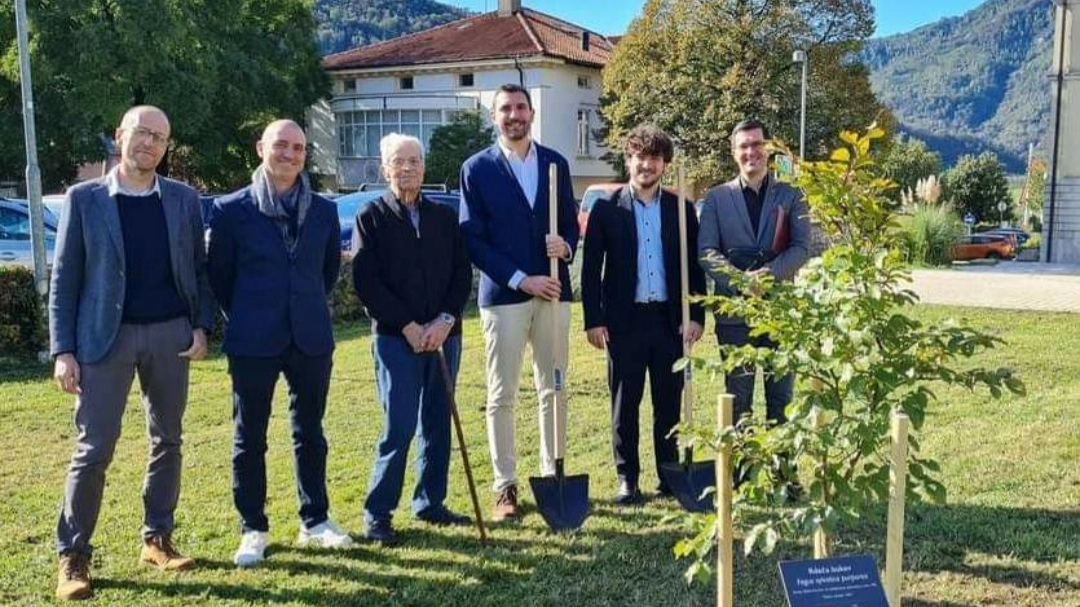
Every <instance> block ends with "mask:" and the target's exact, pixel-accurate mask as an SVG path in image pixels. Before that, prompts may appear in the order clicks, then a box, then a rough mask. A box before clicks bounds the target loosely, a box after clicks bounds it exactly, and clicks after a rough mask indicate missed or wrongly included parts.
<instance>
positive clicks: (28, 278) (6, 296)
mask: <svg viewBox="0 0 1080 607" xmlns="http://www.w3.org/2000/svg"><path fill="white" fill-rule="evenodd" d="M47 336H48V329H47V328H46V326H45V317H44V315H43V313H42V306H41V300H40V299H39V298H38V295H37V291H35V290H34V273H33V272H31V271H30V269H29V268H24V267H21V266H0V356H5V357H7V356H19V357H23V356H35V355H36V354H37V353H38V352H39V351H41V350H45V349H46V348H47V347H48V345H47V343H46V339H47Z"/></svg>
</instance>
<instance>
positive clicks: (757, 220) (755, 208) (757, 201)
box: [740, 174, 769, 237]
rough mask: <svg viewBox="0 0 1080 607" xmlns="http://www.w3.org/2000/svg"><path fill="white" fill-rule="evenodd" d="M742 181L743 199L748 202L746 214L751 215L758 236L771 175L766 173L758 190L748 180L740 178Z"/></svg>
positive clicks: (751, 222)
mask: <svg viewBox="0 0 1080 607" xmlns="http://www.w3.org/2000/svg"><path fill="white" fill-rule="evenodd" d="M740 183H742V195H743V200H744V201H745V202H746V214H747V215H749V216H750V226H751V227H752V228H753V229H754V236H755V237H756V236H757V233H758V225H760V224H761V209H762V207H763V206H765V194H766V192H768V190H769V176H768V175H767V174H766V175H765V178H764V179H762V180H761V187H760V188H758V191H756V192H755V191H754V188H752V187H750V185H749V184H747V183H746V182H743V181H742V180H740Z"/></svg>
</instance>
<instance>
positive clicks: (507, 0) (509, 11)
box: [499, 0, 521, 17]
mask: <svg viewBox="0 0 1080 607" xmlns="http://www.w3.org/2000/svg"><path fill="white" fill-rule="evenodd" d="M520 12H521V0H499V16H500V17H510V16H512V15H514V14H516V13H520Z"/></svg>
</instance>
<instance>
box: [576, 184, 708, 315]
mask: <svg viewBox="0 0 1080 607" xmlns="http://www.w3.org/2000/svg"><path fill="white" fill-rule="evenodd" d="M683 204H685V205H686V259H687V262H688V263H689V267H688V268H687V270H688V272H687V277H688V279H689V283H690V284H689V288H688V289H687V291H688V293H689V294H690V295H704V294H705V272H704V271H702V269H701V266H700V265H698V263H697V236H698V221H697V215H696V214H695V213H694V207H693V205H692V204H690V202H689V201H685V202H684V203H683ZM633 205H634V194H633V191H632V190H631V189H630V186H623V187H622V188H620V189H619V190H618V191H617V192H615V193H614V194H613V195H611V196H610V197H608V198H604V199H601V200H598V201H596V204H595V205H593V208H592V210H591V211H589V225H588V228H587V229H586V232H585V244H584V245H582V248H583V249H584V253H583V255H584V258H583V259H582V265H581V302H582V307H583V308H584V311H585V329H586V330H588V329H592V328H594V327H607V329H608V332H609V333H611V334H613V335H616V334H620V333H629V332H632V331H634V330H635V329H636V328H637V327H635V326H634V324H633V322H634V314H633V312H634V295H635V292H636V291H637V283H638V265H637V260H638V235H637V222H636V221H634V208H633ZM678 205H679V198H678V196H676V195H675V194H672V193H671V192H667V191H663V192H662V193H661V195H660V240H661V249H662V250H663V255H664V278H665V279H666V285H667V293H668V303H669V305H668V306H667V316H668V323H669V325H670V328H671V332H672V334H678V332H679V327H680V326H681V325H682V318H681V316H682V302H681V301H680V300H679V296H680V294H681V293H682V276H681V274H682V272H681V271H680V268H679V206H678ZM690 320H693V321H697V322H698V324H701V325H702V326H704V325H705V311H704V309H703V308H702V307H701V304H700V303H694V304H691V306H690Z"/></svg>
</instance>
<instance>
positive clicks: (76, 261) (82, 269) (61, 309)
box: [49, 176, 215, 363]
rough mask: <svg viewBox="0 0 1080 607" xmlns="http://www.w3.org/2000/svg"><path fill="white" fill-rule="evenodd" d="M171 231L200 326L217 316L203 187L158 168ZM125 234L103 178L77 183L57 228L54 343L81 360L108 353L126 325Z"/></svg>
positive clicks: (183, 285) (179, 274)
mask: <svg viewBox="0 0 1080 607" xmlns="http://www.w3.org/2000/svg"><path fill="white" fill-rule="evenodd" d="M158 183H159V184H160V185H161V199H162V207H164V209H165V224H166V227H167V229H168V231H169V251H170V254H171V256H172V270H173V276H174V278H175V280H176V288H177V291H178V292H179V293H180V296H181V297H183V298H184V299H185V300H186V301H187V304H188V310H190V320H191V325H192V326H193V327H202V328H204V329H207V330H209V329H210V328H211V327H213V324H214V314H215V307H214V300H213V295H212V293H211V291H210V282H209V281H208V279H207V275H206V247H205V244H204V240H203V223H202V214H201V211H200V207H199V194H198V192H196V191H195V190H194V189H192V188H191V187H190V186H188V185H185V184H183V183H180V182H179V181H174V180H172V179H168V178H165V177H161V176H158ZM124 263H125V262H124V240H123V232H122V230H121V228H120V212H119V210H118V209H117V205H116V200H115V199H113V198H112V197H111V196H109V192H108V188H107V186H106V185H105V180H104V179H95V180H93V181H86V182H83V183H80V184H78V185H75V186H73V187H71V188H70V189H69V190H68V192H67V195H66V196H65V201H64V209H63V211H62V212H61V213H60V225H59V227H58V228H57V235H56V254H55V258H54V260H53V268H52V283H51V287H50V290H49V341H50V343H49V350H50V352H51V353H52V355H53V356H56V355H58V354H62V353H64V352H73V353H74V354H75V358H76V360H78V361H79V362H80V363H93V362H96V361H98V360H101V359H102V358H103V357H104V356H105V354H106V353H108V351H109V349H110V348H112V345H113V341H114V340H115V339H116V334H117V333H118V332H119V330H120V320H121V317H122V314H123V308H124Z"/></svg>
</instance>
